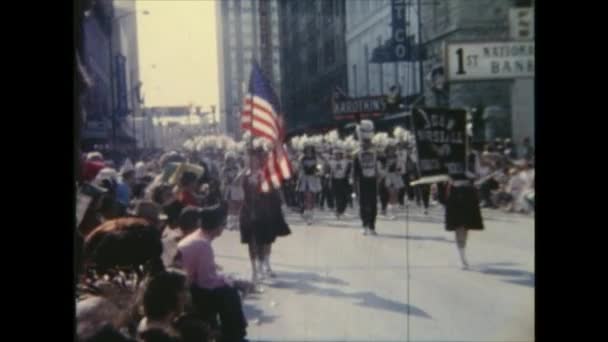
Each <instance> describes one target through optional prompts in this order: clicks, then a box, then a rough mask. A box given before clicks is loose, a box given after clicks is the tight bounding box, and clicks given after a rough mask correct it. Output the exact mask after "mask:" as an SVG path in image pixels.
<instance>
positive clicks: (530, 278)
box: [478, 267, 535, 287]
mask: <svg viewBox="0 0 608 342" xmlns="http://www.w3.org/2000/svg"><path fill="white" fill-rule="evenodd" d="M478 271H479V272H480V273H483V274H490V275H496V276H503V277H509V279H503V280H504V281H505V282H507V283H511V284H517V285H522V286H528V287H534V283H535V281H534V280H535V279H534V278H535V277H534V273H532V272H529V271H522V270H516V269H504V268H492V267H486V268H483V267H482V268H480V269H479V270H478Z"/></svg>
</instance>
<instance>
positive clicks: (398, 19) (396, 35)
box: [391, 0, 409, 60]
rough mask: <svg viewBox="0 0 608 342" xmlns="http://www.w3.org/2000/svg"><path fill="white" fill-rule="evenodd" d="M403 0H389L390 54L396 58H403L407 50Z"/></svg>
mask: <svg viewBox="0 0 608 342" xmlns="http://www.w3.org/2000/svg"><path fill="white" fill-rule="evenodd" d="M405 6H406V4H405V0H392V1H391V17H392V18H391V19H392V20H391V26H392V34H393V46H391V49H392V50H393V51H392V52H393V53H392V55H393V56H394V57H395V59H396V60H403V59H405V58H406V55H407V53H409V51H408V48H409V47H408V37H407V32H406V30H405V28H406V25H407V22H406V17H405Z"/></svg>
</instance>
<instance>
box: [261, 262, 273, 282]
mask: <svg viewBox="0 0 608 342" xmlns="http://www.w3.org/2000/svg"><path fill="white" fill-rule="evenodd" d="M262 268H263V270H264V274H265V275H267V276H268V277H270V278H274V277H276V274H274V272H272V268H270V262H269V261H268V260H265V261H264V263H263V265H262Z"/></svg>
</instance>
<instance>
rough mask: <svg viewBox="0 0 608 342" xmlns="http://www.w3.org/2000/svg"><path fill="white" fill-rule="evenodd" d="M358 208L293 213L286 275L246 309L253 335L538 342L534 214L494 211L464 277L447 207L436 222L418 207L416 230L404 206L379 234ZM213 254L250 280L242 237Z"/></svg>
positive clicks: (281, 267) (280, 248)
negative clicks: (369, 229) (366, 231)
mask: <svg viewBox="0 0 608 342" xmlns="http://www.w3.org/2000/svg"><path fill="white" fill-rule="evenodd" d="M347 213H348V217H346V218H343V219H342V220H340V221H338V220H336V219H335V217H334V215H333V213H331V212H329V211H327V210H326V211H324V212H321V211H319V210H317V211H316V215H315V216H316V218H315V223H314V224H313V225H312V226H307V225H306V223H305V222H303V221H302V219H301V218H300V216H299V215H298V214H295V213H292V212H291V211H290V210H287V212H286V216H287V220H288V222H289V224H290V227H291V230H292V235H290V236H288V237H286V238H279V239H278V240H277V242H276V243H275V244H274V245H273V253H272V260H271V263H272V265H273V269H274V271H275V273H277V277H276V278H275V279H273V280H270V281H265V285H263V286H262V288H263V292H262V293H256V294H251V295H248V296H247V297H246V298H245V300H244V303H243V304H244V309H245V313H246V315H247V318H248V321H249V328H248V332H249V333H248V337H249V338H250V339H251V340H264V341H478V342H481V341H483V342H492V341H496V342H504V341H510V342H518V341H522V342H523V341H533V340H534V218H533V217H532V216H523V215H519V214H509V213H503V212H499V211H495V210H486V209H484V211H483V216H484V223H485V225H486V227H485V230H484V231H481V232H475V231H471V232H469V234H470V237H469V241H468V243H467V251H468V259H469V262H470V264H471V269H470V270H468V271H465V270H462V269H461V266H460V260H459V257H458V252H457V249H456V245H455V241H454V234H453V233H451V232H446V231H445V230H444V225H443V222H444V218H443V207H441V206H440V205H436V206H434V207H432V208H431V210H430V212H429V215H428V216H425V215H424V214H423V211H422V209H420V208H418V207H417V206H416V205H415V204H414V205H413V207H411V208H410V210H409V215H408V217H409V220H408V221H409V225H407V224H406V210H405V209H404V210H402V211H401V212H400V215H399V217H398V220H396V221H391V220H388V219H387V218H385V217H384V216H382V215H379V217H378V223H377V228H376V229H377V232H378V236H363V235H362V234H361V228H360V220H359V219H358V217H357V216H356V212H355V211H354V210H353V209H348V210H347ZM406 236H409V238H406ZM214 249H215V251H216V261H217V262H218V263H219V264H220V265H221V267H223V270H224V272H225V273H228V274H233V275H235V276H237V277H240V278H245V279H248V278H249V277H250V274H251V273H250V262H249V258H248V254H247V247H246V245H242V244H241V243H240V241H239V233H238V232H237V231H224V234H223V235H222V236H221V237H220V238H219V239H217V241H215V242H214ZM408 269H409V273H408Z"/></svg>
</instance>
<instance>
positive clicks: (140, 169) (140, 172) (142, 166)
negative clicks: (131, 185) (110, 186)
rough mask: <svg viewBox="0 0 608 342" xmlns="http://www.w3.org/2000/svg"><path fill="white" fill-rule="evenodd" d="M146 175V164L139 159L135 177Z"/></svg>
mask: <svg viewBox="0 0 608 342" xmlns="http://www.w3.org/2000/svg"><path fill="white" fill-rule="evenodd" d="M145 175H146V164H145V163H144V162H142V161H138V162H137V163H136V164H135V178H143V177H144V176H145Z"/></svg>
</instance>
